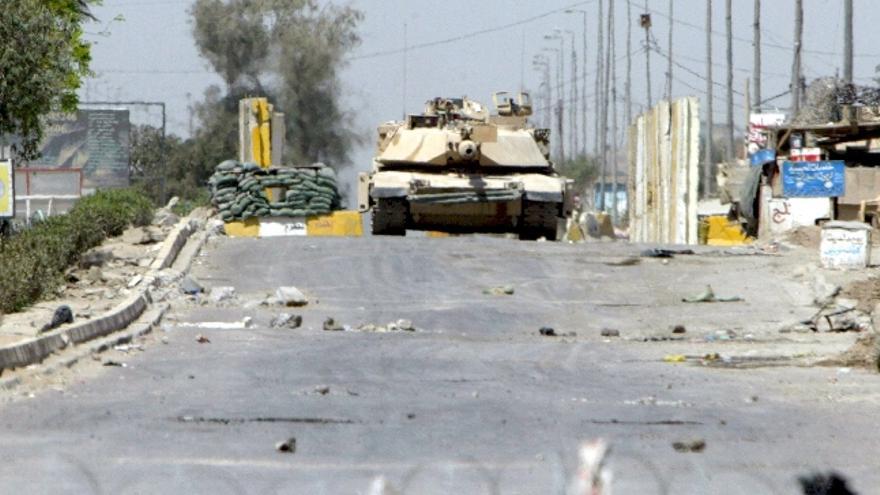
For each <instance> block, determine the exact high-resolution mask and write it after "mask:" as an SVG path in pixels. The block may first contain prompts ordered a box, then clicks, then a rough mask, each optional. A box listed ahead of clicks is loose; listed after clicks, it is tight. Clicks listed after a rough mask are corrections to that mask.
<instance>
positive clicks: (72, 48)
mask: <svg viewBox="0 0 880 495" xmlns="http://www.w3.org/2000/svg"><path fill="white" fill-rule="evenodd" d="M87 3H89V2H87V1H86V0H16V1H14V2H4V3H3V12H2V15H0V39H2V40H3V42H2V43H3V45H2V47H0V135H12V136H15V137H16V142H15V143H14V144H13V150H14V152H15V153H16V154H17V155H19V156H20V157H22V158H25V159H30V158H34V157H36V156H37V147H38V145H39V143H40V141H41V139H42V137H43V125H44V124H43V120H42V118H43V116H45V115H46V114H48V113H49V112H51V111H57V110H60V111H64V112H72V111H74V110H76V106H77V103H78V98H77V93H76V92H77V89H79V87H80V84H81V82H82V79H83V78H84V77H85V76H87V75H88V73H89V63H90V61H91V50H90V48H91V46H90V44H89V43H88V42H87V41H85V40H84V39H83V29H82V24H83V23H84V22H85V21H86V20H87V19H89V18H91V14H90V13H89V11H88V5H87Z"/></svg>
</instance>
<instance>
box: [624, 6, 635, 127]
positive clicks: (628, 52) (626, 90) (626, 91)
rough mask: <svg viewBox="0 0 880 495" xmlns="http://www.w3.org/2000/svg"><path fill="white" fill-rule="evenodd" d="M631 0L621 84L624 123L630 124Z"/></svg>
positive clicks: (627, 10) (628, 10) (627, 16)
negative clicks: (623, 80) (624, 74)
mask: <svg viewBox="0 0 880 495" xmlns="http://www.w3.org/2000/svg"><path fill="white" fill-rule="evenodd" d="M633 20H634V19H633V17H632V2H626V83H624V85H623V91H624V99H625V100H626V102H625V105H626V107H625V108H624V111H625V112H626V113H625V114H624V115H625V116H626V125H627V126H629V125H630V124H632V94H631V88H632V23H633Z"/></svg>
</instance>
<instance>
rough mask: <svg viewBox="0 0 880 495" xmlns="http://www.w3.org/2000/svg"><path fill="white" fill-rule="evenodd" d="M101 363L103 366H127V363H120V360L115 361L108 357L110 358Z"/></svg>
mask: <svg viewBox="0 0 880 495" xmlns="http://www.w3.org/2000/svg"><path fill="white" fill-rule="evenodd" d="M101 364H102V365H103V366H114V367H119V368H125V367H126V365H125V363H120V362H119V361H113V360H112V359H108V360H106V361H104V362H103V363H101Z"/></svg>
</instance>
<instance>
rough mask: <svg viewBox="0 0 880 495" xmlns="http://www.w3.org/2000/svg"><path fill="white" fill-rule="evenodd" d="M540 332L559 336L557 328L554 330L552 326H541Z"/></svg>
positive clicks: (549, 335)
mask: <svg viewBox="0 0 880 495" xmlns="http://www.w3.org/2000/svg"><path fill="white" fill-rule="evenodd" d="M538 333H539V334H541V335H543V336H544V337H556V336H557V335H556V330H554V329H552V328H550V327H541V328H540V329H539V330H538Z"/></svg>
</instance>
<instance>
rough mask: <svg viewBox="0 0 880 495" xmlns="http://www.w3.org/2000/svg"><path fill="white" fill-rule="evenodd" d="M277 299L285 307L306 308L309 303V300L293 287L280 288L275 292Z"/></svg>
mask: <svg viewBox="0 0 880 495" xmlns="http://www.w3.org/2000/svg"><path fill="white" fill-rule="evenodd" d="M275 298H276V299H277V300H278V303H279V304H283V305H284V306H305V305H306V304H308V303H309V298H308V297H306V295H305V294H303V293H302V291H301V290H299V289H297V288H296V287H293V286H287V287H278V289H276V290H275Z"/></svg>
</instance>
